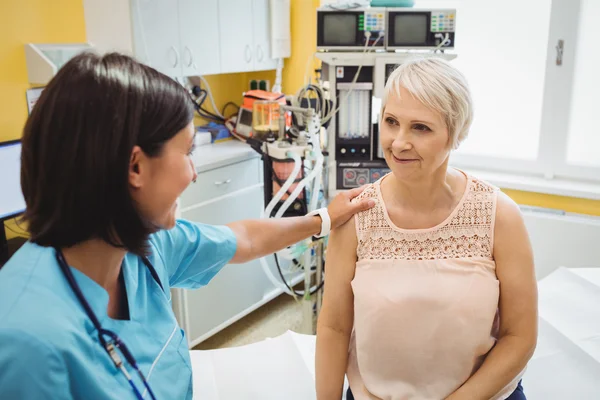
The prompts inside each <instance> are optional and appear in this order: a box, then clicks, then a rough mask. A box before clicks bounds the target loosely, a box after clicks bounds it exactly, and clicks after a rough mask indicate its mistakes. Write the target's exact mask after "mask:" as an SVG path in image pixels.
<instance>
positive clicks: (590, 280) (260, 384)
mask: <svg viewBox="0 0 600 400" xmlns="http://www.w3.org/2000/svg"><path fill="white" fill-rule="evenodd" d="M539 299H540V301H539V303H540V304H539V310H540V321H539V335H538V346H537V349H536V352H535V354H534V356H533V357H532V359H531V361H530V362H529V366H528V368H527V371H526V373H525V376H524V378H523V387H524V389H525V394H526V396H527V399H528V400H565V399H569V400H570V399H577V400H600V269H576V270H570V269H566V268H561V269H559V270H557V271H555V272H554V273H552V274H551V275H549V276H548V277H546V278H545V279H543V280H542V281H540V282H539ZM314 355H315V337H314V336H310V335H300V334H297V333H294V332H290V331H288V332H286V333H285V334H283V335H281V336H279V337H277V338H273V339H267V340H265V341H262V342H259V343H254V344H251V345H248V346H243V347H237V348H232V349H221V350H211V351H192V352H191V359H192V368H193V371H194V376H193V380H194V399H202V400H232V399H235V400H238V399H240V400H246V399H248V400H253V399H257V400H258V399H260V400H271V399H272V400H280V399H286V400H313V399H315V398H316V395H315V389H314V386H315V384H314V379H315V367H314Z"/></svg>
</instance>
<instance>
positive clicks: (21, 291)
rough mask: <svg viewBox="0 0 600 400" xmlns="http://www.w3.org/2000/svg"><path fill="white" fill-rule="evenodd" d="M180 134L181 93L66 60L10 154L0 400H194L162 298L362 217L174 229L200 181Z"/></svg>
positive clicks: (141, 70) (116, 62)
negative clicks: (26, 237)
mask: <svg viewBox="0 0 600 400" xmlns="http://www.w3.org/2000/svg"><path fill="white" fill-rule="evenodd" d="M192 118H193V108H192V104H191V101H190V99H189V97H188V94H187V93H186V91H185V90H184V89H183V88H182V87H181V86H180V85H179V84H177V83H176V82H174V81H173V80H171V79H170V78H168V77H166V76H164V75H162V74H160V73H158V72H156V71H155V70H153V69H151V68H149V67H146V66H144V65H141V64H139V63H137V62H135V61H134V60H132V59H131V58H128V57H125V56H121V55H117V54H109V55H105V56H97V55H92V54H83V55H80V56H77V57H75V58H74V59H72V60H71V61H70V62H68V63H67V64H66V65H65V66H64V67H63V68H62V69H61V70H60V71H59V72H58V74H57V76H56V77H55V78H54V79H53V80H52V81H51V82H50V83H49V84H48V86H47V87H46V89H45V90H44V92H43V93H42V96H41V98H40V99H39V101H38V103H37V104H36V106H35V108H34V110H33V112H32V114H31V116H30V118H29V119H28V121H27V124H26V126H25V130H24V134H23V142H22V165H21V186H22V189H23V194H24V197H25V201H26V203H27V211H26V212H25V215H24V219H25V221H26V222H27V226H28V230H29V233H30V241H29V242H28V243H27V244H25V245H24V246H23V247H22V248H21V249H20V250H19V251H18V252H17V253H16V254H15V255H14V256H13V258H11V259H10V260H9V262H8V263H7V264H6V265H5V266H4V267H3V268H2V269H1V270H0V398H1V399H83V398H85V399H109V398H110V399H136V398H138V399H139V398H146V399H190V398H191V397H192V383H191V376H192V372H191V369H190V359H189V353H188V348H187V343H186V340H185V337H184V332H183V331H182V330H181V329H180V328H179V326H178V325H177V321H176V320H175V316H174V314H173V312H172V309H171V298H170V292H169V290H170V288H172V287H178V288H198V287H200V286H203V285H206V284H208V283H209V281H210V280H211V279H212V278H213V277H214V276H215V274H217V273H218V272H219V270H220V269H221V268H222V267H223V266H224V265H226V264H227V263H244V262H247V261H248V260H251V259H254V258H258V257H261V256H264V255H267V254H270V253H272V252H274V251H277V250H279V249H281V248H284V247H286V246H288V245H290V244H293V243H295V242H298V241H299V240H301V239H303V238H306V237H309V236H311V235H318V234H319V233H324V232H323V230H327V227H326V225H327V221H326V220H327V219H328V218H330V219H331V226H332V227H336V226H339V225H340V224H342V223H344V222H345V221H347V220H348V219H349V218H350V217H351V216H352V215H353V214H354V213H356V212H358V211H361V210H364V209H367V208H369V207H370V206H371V204H367V203H354V202H351V200H352V198H353V197H355V196H356V195H357V194H358V193H357V192H356V191H354V192H350V193H345V194H342V195H339V196H338V197H336V198H335V199H334V200H333V201H332V202H331V204H330V205H329V207H328V208H327V210H325V211H321V213H319V214H318V215H316V216H306V217H296V218H285V219H279V220H274V219H271V220H249V221H241V222H235V223H232V224H229V225H227V226H209V225H203V224H197V223H191V222H187V221H183V220H176V219H175V210H176V200H177V198H178V197H179V196H180V195H181V193H182V192H183V191H184V190H185V188H186V187H187V186H188V185H189V184H190V183H191V182H192V181H194V180H195V178H196V172H195V169H194V166H193V164H192V161H191V160H190V154H191V152H192V148H193V137H194V127H193V124H192ZM239 206H240V207H243V206H244V205H243V204H239ZM327 211H328V212H327ZM235 295H236V294H235V293H231V296H235ZM197 306H198V307H203V306H204V307H209V305H208V304H205V305H202V304H198V305H197Z"/></svg>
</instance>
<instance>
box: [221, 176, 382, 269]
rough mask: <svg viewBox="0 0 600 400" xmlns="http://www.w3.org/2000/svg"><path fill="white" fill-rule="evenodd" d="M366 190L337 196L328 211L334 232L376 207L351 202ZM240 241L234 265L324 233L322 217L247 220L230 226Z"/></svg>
mask: <svg viewBox="0 0 600 400" xmlns="http://www.w3.org/2000/svg"><path fill="white" fill-rule="evenodd" d="M363 189H364V188H362V187H360V188H356V189H352V190H349V191H347V192H342V193H340V194H338V195H337V196H336V197H335V198H334V199H333V201H332V202H331V204H329V207H327V210H328V212H329V216H330V218H331V229H334V228H336V227H338V226H340V225H342V224H343V223H345V222H346V221H348V220H349V219H350V218H351V217H352V216H353V215H354V214H356V213H357V212H359V211H364V210H367V209H369V208H371V207H373V205H374V204H375V203H374V202H373V200H366V199H365V200H362V201H360V202H351V200H352V199H353V198H355V197H356V196H358V195H359V194H360V193H362V191H363ZM227 226H229V227H230V228H231V229H232V230H233V232H234V233H235V236H236V239H237V249H236V252H235V255H234V256H233V259H232V260H231V261H230V262H231V263H233V264H240V263H245V262H247V261H250V260H254V259H255V258H260V257H263V256H265V255H268V254H271V253H274V252H276V251H278V250H281V249H283V248H285V247H287V246H290V245H292V244H294V243H298V242H299V241H300V240H302V239H306V238H307V237H309V236H312V235H316V234H318V233H319V232H320V231H321V218H320V217H319V216H309V217H306V216H305V217H291V218H269V219H258V220H245V221H238V222H233V223H231V224H228V225H227Z"/></svg>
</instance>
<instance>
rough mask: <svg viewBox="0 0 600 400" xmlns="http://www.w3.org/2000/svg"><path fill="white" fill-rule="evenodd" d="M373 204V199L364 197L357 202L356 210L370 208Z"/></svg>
mask: <svg viewBox="0 0 600 400" xmlns="http://www.w3.org/2000/svg"><path fill="white" fill-rule="evenodd" d="M374 205H375V200H373V199H365V200H363V201H361V202H360V203H358V211H366V210H368V209H369V208H372V207H373V206H374Z"/></svg>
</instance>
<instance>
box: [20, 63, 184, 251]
mask: <svg viewBox="0 0 600 400" xmlns="http://www.w3.org/2000/svg"><path fill="white" fill-rule="evenodd" d="M192 118H193V104H192V102H191V100H190V97H189V95H188V93H187V92H186V90H185V89H184V88H183V87H182V86H181V85H180V84H179V83H177V82H175V81H174V80H173V79H171V78H169V77H167V76H165V75H163V74H161V73H159V72H157V71H156V70H154V69H152V68H150V67H148V66H145V65H143V64H140V63H138V62H136V61H135V60H134V59H132V58H130V57H127V56H124V55H120V54H116V53H111V54H106V55H104V56H99V55H96V54H92V53H84V54H81V55H78V56H76V57H74V58H73V59H71V60H70V61H69V62H68V63H67V64H65V65H64V66H63V67H62V68H61V69H60V70H59V71H58V74H57V75H56V76H55V77H54V78H53V79H52V80H51V81H50V83H49V84H48V86H47V87H46V88H45V89H44V91H43V92H42V95H41V97H40V99H39V100H38V102H37V103H36V105H35V107H34V109H33V111H32V113H31V115H30V117H29V119H28V120H27V123H26V125H25V130H24V132H23V142H22V156H21V187H22V190H23V195H24V197H25V202H26V204H27V209H26V211H25V214H24V216H23V219H24V220H25V221H27V223H28V230H29V233H30V235H31V241H32V242H34V243H36V244H38V245H41V246H52V247H59V248H60V247H69V246H72V245H74V244H77V243H79V242H82V241H84V240H88V239H91V238H99V239H102V240H104V241H106V242H108V243H110V244H111V245H114V246H120V247H124V248H126V249H127V250H128V251H131V252H133V253H136V254H140V255H141V254H146V253H147V240H148V235H150V234H151V233H152V232H154V231H155V230H156V228H155V227H154V226H153V225H152V224H151V223H150V222H149V221H146V220H144V218H143V217H142V216H141V215H140V214H139V212H138V210H137V207H136V205H135V203H134V201H133V199H132V197H131V195H130V189H129V180H128V173H129V164H130V159H131V154H132V150H133V147H134V146H136V145H138V146H140V147H141V148H142V150H143V151H144V153H146V154H147V155H148V156H150V157H156V156H158V155H160V153H161V149H162V147H163V145H164V144H165V143H166V142H167V141H168V140H169V139H171V138H172V137H173V136H175V135H176V134H177V133H178V132H179V131H181V130H182V129H183V128H185V126H186V125H188V124H189V123H190V122H191V121H192Z"/></svg>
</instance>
